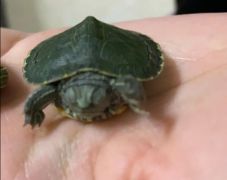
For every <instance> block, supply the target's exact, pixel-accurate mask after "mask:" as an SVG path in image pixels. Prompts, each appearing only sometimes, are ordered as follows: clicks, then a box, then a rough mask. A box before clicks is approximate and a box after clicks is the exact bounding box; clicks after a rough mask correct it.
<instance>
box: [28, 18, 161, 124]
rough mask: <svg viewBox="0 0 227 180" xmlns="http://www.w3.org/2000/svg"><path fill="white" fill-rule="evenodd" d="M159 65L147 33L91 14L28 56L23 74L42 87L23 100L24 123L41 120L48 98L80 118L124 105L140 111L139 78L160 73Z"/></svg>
mask: <svg viewBox="0 0 227 180" xmlns="http://www.w3.org/2000/svg"><path fill="white" fill-rule="evenodd" d="M163 64H164V63H163V55H162V52H161V50H160V48H159V45H158V44H157V43H155V42H154V41H153V40H151V39H150V38H149V37H147V36H145V35H142V34H140V33H137V32H133V31H128V30H123V29H120V28H117V27H115V26H112V25H108V24H106V23H103V22H100V21H99V20H97V19H95V18H94V17H91V16H89V17H87V18H86V19H84V20H83V21H82V22H81V23H79V24H78V25H76V26H74V27H72V28H70V29H68V30H66V31H64V32H63V33H60V34H58V35H56V36H54V37H51V38H49V39H47V40H45V41H43V42H41V43H40V44H39V45H38V46H36V47H35V48H34V49H33V50H32V51H31V52H30V54H29V55H28V57H27V58H26V60H25V65H24V77H25V78H26V80H27V81H28V82H30V83H33V84H40V85H41V87H40V88H39V89H38V90H36V91H35V92H34V93H33V94H31V95H30V96H29V98H28V100H27V102H26V104H25V124H31V125H32V126H35V125H40V124H41V123H42V121H43V119H44V114H43V112H42V109H43V108H45V107H46V106H47V105H48V104H49V103H54V104H55V105H56V106H57V107H58V108H59V109H61V110H62V111H63V112H64V113H65V114H66V115H67V116H69V117H72V118H76V119H79V120H81V121H84V122H89V121H92V120H100V119H105V118H108V117H110V116H112V115H114V114H119V113H121V112H122V111H123V110H124V109H125V107H126V105H127V106H129V107H131V108H132V109H133V110H134V111H136V112H142V110H141V108H140V104H141V101H142V100H143V98H144V91H143V85H142V81H146V80H150V79H153V78H155V77H156V76H158V75H159V74H160V72H161V70H162V68H163Z"/></svg>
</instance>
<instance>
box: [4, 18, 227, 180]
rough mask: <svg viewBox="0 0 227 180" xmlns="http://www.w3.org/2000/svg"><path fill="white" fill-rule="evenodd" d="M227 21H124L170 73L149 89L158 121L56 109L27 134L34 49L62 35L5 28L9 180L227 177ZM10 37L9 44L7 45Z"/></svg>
mask: <svg viewBox="0 0 227 180" xmlns="http://www.w3.org/2000/svg"><path fill="white" fill-rule="evenodd" d="M226 19H227V14H197V15H184V16H169V17H162V18H153V19H145V20H139V21H131V22H124V23H119V24H118V26H119V27H122V28H126V29H131V30H135V31H139V32H141V33H144V34H147V35H148V36H150V37H152V38H153V39H154V40H155V41H157V42H159V43H160V45H161V47H162V49H163V51H164V52H165V58H166V61H165V68H164V71H163V73H162V74H161V75H160V77H159V78H157V79H155V80H153V81H150V82H147V83H145V88H146V92H147V104H146V106H145V107H146V109H147V110H148V111H149V112H150V115H149V116H138V115H136V114H135V113H133V112H131V111H130V110H129V111H127V112H125V113H124V114H122V115H119V116H116V117H113V118H111V119H110V120H108V121H104V122H101V123H92V124H82V123H80V122H78V121H74V120H70V119H67V118H63V117H62V116H61V115H60V114H59V113H57V111H56V109H55V108H54V107H53V106H49V107H48V108H47V109H46V110H45V112H46V116H47V117H46V119H45V121H44V123H43V125H42V126H41V127H40V128H36V129H34V130H32V129H31V128H30V127H29V126H26V127H23V121H24V116H23V105H24V101H25V98H26V96H27V95H28V94H29V93H30V92H31V91H32V90H33V89H34V88H35V87H34V86H32V85H29V84H27V83H26V82H25V81H24V80H23V78H22V71H21V68H22V64H23V59H24V58H25V57H26V56H27V54H28V52H29V50H31V49H32V48H33V47H34V46H35V45H37V44H38V43H39V42H41V41H42V40H44V39H46V38H47V37H50V36H53V35H54V34H56V33H59V32H60V31H62V30H49V31H45V32H39V33H36V34H29V35H28V34H25V33H20V32H15V33H16V34H14V33H11V30H10V31H9V30H7V29H5V30H3V31H2V30H1V31H2V32H1V33H2V37H5V38H3V39H1V44H2V46H3V48H4V51H2V58H1V59H2V64H3V65H5V66H6V67H7V68H8V70H9V73H10V76H9V83H8V86H7V87H6V88H5V89H3V90H2V91H1V164H2V166H1V172H2V173H1V179H2V180H13V179H15V180H25V179H27V180H40V179H42V180H52V179H54V180H71V179H75V178H76V179H80V180H90V179H96V180H106V179H108V180H112V179H113V180H153V179H154V180H170V179H171V180H172V179H173V180H207V179H212V180H213V179H214V180H225V179H227V158H226V152H227V141H226V139H227V132H226V129H227V116H226V114H227V113H226V104H227V83H226V82H227V34H226V32H227V24H226V23H225V22H226ZM7 38H9V40H7Z"/></svg>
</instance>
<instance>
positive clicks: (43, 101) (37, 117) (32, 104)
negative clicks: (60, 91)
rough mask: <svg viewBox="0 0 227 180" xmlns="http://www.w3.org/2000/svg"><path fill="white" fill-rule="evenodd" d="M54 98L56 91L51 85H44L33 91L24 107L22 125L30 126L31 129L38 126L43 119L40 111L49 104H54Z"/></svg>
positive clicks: (43, 116)
mask: <svg viewBox="0 0 227 180" xmlns="http://www.w3.org/2000/svg"><path fill="white" fill-rule="evenodd" d="M56 98H57V91H56V88H55V87H54V86H52V85H46V86H43V87H41V88H39V89H37V90H36V91H34V92H33V93H32V94H31V95H30V96H29V97H28V99H27V101H26V103H25V106H24V114H25V123H24V125H27V124H30V125H31V126H32V128H34V127H35V126H36V125H38V126H40V125H41V124H42V122H43V120H44V118H45V115H44V113H43V111H42V109H44V108H45V107H46V106H47V105H48V104H50V103H51V102H54V101H55V100H56Z"/></svg>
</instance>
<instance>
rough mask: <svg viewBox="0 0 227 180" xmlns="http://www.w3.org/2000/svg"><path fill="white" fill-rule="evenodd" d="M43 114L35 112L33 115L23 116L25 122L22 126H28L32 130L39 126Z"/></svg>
mask: <svg viewBox="0 0 227 180" xmlns="http://www.w3.org/2000/svg"><path fill="white" fill-rule="evenodd" d="M44 117H45V115H44V113H43V112H42V111H37V112H35V113H33V114H32V115H31V114H25V122H24V126H26V125H28V124H30V125H31V126H32V129H33V128H34V127H35V126H37V125H38V126H41V124H42V122H43V120H44Z"/></svg>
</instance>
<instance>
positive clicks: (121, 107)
mask: <svg viewBox="0 0 227 180" xmlns="http://www.w3.org/2000/svg"><path fill="white" fill-rule="evenodd" d="M127 108H128V106H127V105H125V104H124V105H122V106H120V107H118V108H117V109H114V111H111V114H112V115H119V114H122V113H123V112H125V111H126V109H127Z"/></svg>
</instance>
